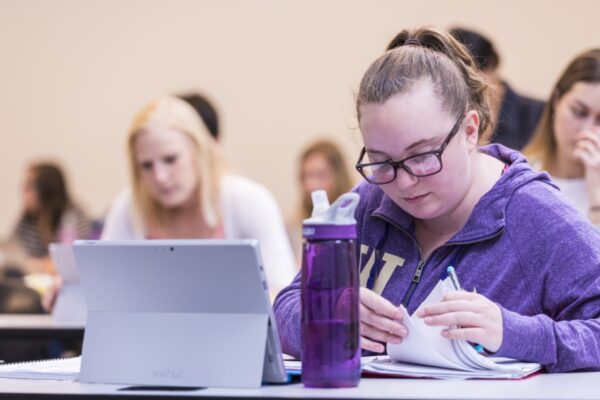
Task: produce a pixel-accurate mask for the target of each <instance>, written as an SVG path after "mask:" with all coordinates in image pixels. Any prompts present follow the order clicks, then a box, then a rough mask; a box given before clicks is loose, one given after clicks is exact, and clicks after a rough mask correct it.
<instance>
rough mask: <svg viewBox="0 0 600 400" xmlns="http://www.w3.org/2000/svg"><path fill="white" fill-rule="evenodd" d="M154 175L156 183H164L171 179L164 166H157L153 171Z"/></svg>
mask: <svg viewBox="0 0 600 400" xmlns="http://www.w3.org/2000/svg"><path fill="white" fill-rule="evenodd" d="M152 175H153V178H154V180H155V181H156V182H159V183H162V182H165V181H166V180H167V179H168V178H169V171H168V169H167V168H166V167H165V166H163V165H155V166H154V169H153V171H152Z"/></svg>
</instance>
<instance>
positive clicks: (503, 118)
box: [390, 27, 544, 150]
mask: <svg viewBox="0 0 600 400" xmlns="http://www.w3.org/2000/svg"><path fill="white" fill-rule="evenodd" d="M450 34H451V35H452V36H454V38H456V39H458V41H459V42H461V43H462V44H464V45H465V47H467V48H468V49H469V51H470V52H471V54H472V55H473V58H474V59H475V61H476V63H477V65H478V66H479V69H480V70H481V72H483V73H484V75H485V76H486V77H487V79H488V83H489V84H490V86H491V87H492V89H493V92H494V93H495V95H496V101H495V102H494V103H495V104H494V103H493V104H492V106H493V108H492V111H493V112H494V113H495V117H496V120H497V123H496V130H495V131H494V133H493V136H492V142H496V143H501V144H503V145H505V146H508V147H511V148H513V149H516V150H520V149H522V148H523V147H524V146H525V144H527V142H528V141H529V138H531V135H532V134H533V131H534V130H535V127H536V125H537V123H538V121H539V120H540V117H541V116H542V111H543V109H544V102H542V101H540V100H536V99H532V98H530V97H526V96H523V95H520V94H518V93H516V92H515V91H514V90H513V89H512V88H511V87H510V86H509V85H508V84H507V83H506V82H505V81H504V80H502V78H501V77H500V76H499V75H498V72H497V70H498V66H499V65H500V57H499V56H498V53H497V52H496V49H494V45H493V43H492V42H491V41H490V40H489V39H488V38H486V37H485V36H483V35H482V34H480V33H478V32H474V31H471V30H468V29H463V28H458V27H457V28H453V29H451V30H450ZM390 46H391V44H390Z"/></svg>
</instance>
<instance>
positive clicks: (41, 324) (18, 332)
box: [0, 314, 84, 340]
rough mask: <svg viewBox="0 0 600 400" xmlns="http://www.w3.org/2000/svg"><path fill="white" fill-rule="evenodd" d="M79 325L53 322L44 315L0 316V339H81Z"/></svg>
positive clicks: (49, 317)
mask: <svg viewBox="0 0 600 400" xmlns="http://www.w3.org/2000/svg"><path fill="white" fill-rule="evenodd" d="M83 331H84V326H83V325H82V324H80V323H66V322H61V323H58V322H55V321H54V320H53V319H52V317H51V316H50V315H44V314H0V339H36V340H37V339H80V340H81V339H82V338H83Z"/></svg>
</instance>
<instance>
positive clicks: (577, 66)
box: [523, 48, 600, 170]
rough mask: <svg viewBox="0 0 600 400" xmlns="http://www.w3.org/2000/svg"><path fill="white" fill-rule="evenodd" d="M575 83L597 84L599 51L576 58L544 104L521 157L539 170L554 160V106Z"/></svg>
mask: <svg viewBox="0 0 600 400" xmlns="http://www.w3.org/2000/svg"><path fill="white" fill-rule="evenodd" d="M577 82H594V83H597V82H600V48H598V49H592V50H588V51H586V52H584V53H581V54H579V55H578V56H577V57H575V59H573V61H571V63H570V64H569V65H568V66H567V68H566V69H565V70H564V71H563V73H562V74H561V75H560V77H559V78H558V81H557V82H556V84H555V85H554V88H553V89H552V93H551V94H550V98H549V99H548V101H547V102H546V106H545V107H544V112H543V113H542V117H541V118H540V122H538V125H537V128H536V130H535V132H534V133H533V136H532V137H531V139H530V141H529V143H528V144H527V146H525V148H524V149H523V154H525V155H526V156H527V158H529V159H530V160H535V161H536V162H538V163H540V165H539V167H540V169H544V170H548V169H549V168H550V167H551V165H552V163H553V162H554V160H555V159H556V153H557V147H558V145H557V143H556V136H555V132H554V126H553V122H554V111H555V110H554V106H555V105H556V104H555V103H557V102H558V101H559V100H560V99H561V98H562V97H563V96H564V95H565V94H566V93H567V92H569V91H570V90H571V88H572V87H573V85H575V84H576V83H577Z"/></svg>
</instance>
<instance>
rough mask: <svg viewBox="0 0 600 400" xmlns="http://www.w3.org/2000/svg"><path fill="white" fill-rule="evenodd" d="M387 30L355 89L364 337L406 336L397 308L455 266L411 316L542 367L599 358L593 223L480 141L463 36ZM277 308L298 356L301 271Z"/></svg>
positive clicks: (479, 98) (598, 260)
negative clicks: (445, 288)
mask: <svg viewBox="0 0 600 400" xmlns="http://www.w3.org/2000/svg"><path fill="white" fill-rule="evenodd" d="M394 41H395V43H397V47H395V48H392V49H391V50H388V51H386V52H385V53H384V54H383V55H382V56H381V57H379V58H378V59H377V60H376V61H375V62H373V64H372V65H371V66H370V67H369V69H368V70H367V72H366V73H365V74H364V76H363V78H362V81H361V83H360V87H359V90H358V94H357V111H358V120H359V124H360V129H361V133H362V138H363V142H364V149H363V150H362V152H361V154H360V159H359V160H358V163H357V169H358V171H359V172H360V173H361V174H362V175H363V177H364V178H365V182H363V183H362V184H360V185H359V186H358V187H357V188H356V189H355V190H356V192H357V193H358V194H359V195H360V204H359V207H358V209H357V212H356V219H357V230H358V242H359V246H358V248H359V253H360V254H359V257H360V261H359V264H360V269H361V285H362V286H363V287H361V291H360V303H361V304H360V318H361V325H360V332H361V336H362V337H361V344H362V347H363V349H365V350H369V351H372V352H378V353H379V352H383V351H384V350H385V346H384V344H385V343H387V342H392V343H398V342H401V341H402V340H403V338H404V337H406V335H410V332H408V331H407V329H406V328H405V327H404V326H403V324H402V317H401V313H400V311H399V309H398V307H399V306H400V305H404V307H406V308H407V310H408V312H409V313H411V314H412V313H413V312H414V311H415V309H416V308H417V307H418V306H419V304H420V303H421V302H422V301H423V300H424V299H425V298H426V297H427V295H428V294H429V293H430V292H431V290H432V289H433V287H434V286H435V285H436V283H437V282H438V281H439V280H440V278H443V277H445V275H446V270H447V267H448V266H453V267H454V268H455V269H456V271H457V274H458V275H459V276H460V280H461V284H462V287H463V289H464V290H463V291H458V292H455V293H451V294H448V295H446V297H445V298H444V300H443V301H442V302H441V303H438V304H434V305H430V306H428V307H426V308H424V309H423V312H421V313H419V315H418V317H420V318H424V322H425V323H426V324H429V325H436V326H443V327H447V328H446V329H444V330H443V332H442V334H443V336H444V337H446V338H448V339H464V340H468V341H470V342H472V343H479V344H481V345H482V346H483V347H484V349H485V350H486V351H487V352H489V353H494V354H495V355H497V356H504V357H510V358H515V359H519V360H524V361H532V362H538V363H541V364H543V365H544V366H545V368H546V369H547V370H548V371H552V372H558V371H575V370H598V369H600V342H599V341H598V338H599V337H600V318H599V317H600V231H598V230H597V229H596V228H595V227H594V226H593V225H592V224H590V222H589V221H588V220H587V219H586V218H585V217H584V216H583V215H581V214H580V213H579V212H578V211H577V210H575V209H574V208H573V207H572V206H571V205H569V204H568V203H567V202H565V201H564V200H563V197H562V196H561V195H560V194H559V191H558V189H557V188H556V186H554V185H553V184H552V182H551V181H550V179H549V177H548V175H547V174H545V173H537V172H535V171H533V170H532V169H531V167H530V166H529V164H528V163H527V161H526V159H525V158H524V157H523V156H522V155H521V154H520V153H518V152H517V151H513V150H510V149H508V148H506V147H503V146H502V145H488V146H483V145H484V144H485V143H486V141H487V139H488V135H489V134H490V132H491V130H492V125H493V124H492V121H491V119H490V106H489V104H490V102H489V99H488V87H487V85H486V82H485V80H484V79H483V78H482V76H481V74H480V72H478V71H477V68H476V65H475V63H474V61H473V59H472V58H471V56H470V55H469V53H468V51H467V50H466V49H465V48H464V47H463V46H462V45H461V44H459V43H458V42H457V41H456V40H455V39H454V38H452V37H451V36H450V35H448V34H446V33H443V32H441V31H438V30H435V29H427V28H423V29H418V30H415V31H403V32H401V33H400V34H399V35H398V36H397V37H396V38H395V39H394ZM274 307H275V315H276V319H277V323H278V326H279V330H280V334H281V337H282V343H283V347H284V351H285V352H288V353H291V354H293V355H300V348H301V329H300V282H299V279H298V278H297V279H296V280H295V281H294V282H293V283H292V284H291V285H290V286H288V287H287V288H286V289H284V290H283V291H282V292H281V293H280V294H279V296H278V297H277V299H276V301H275V305H274Z"/></svg>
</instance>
